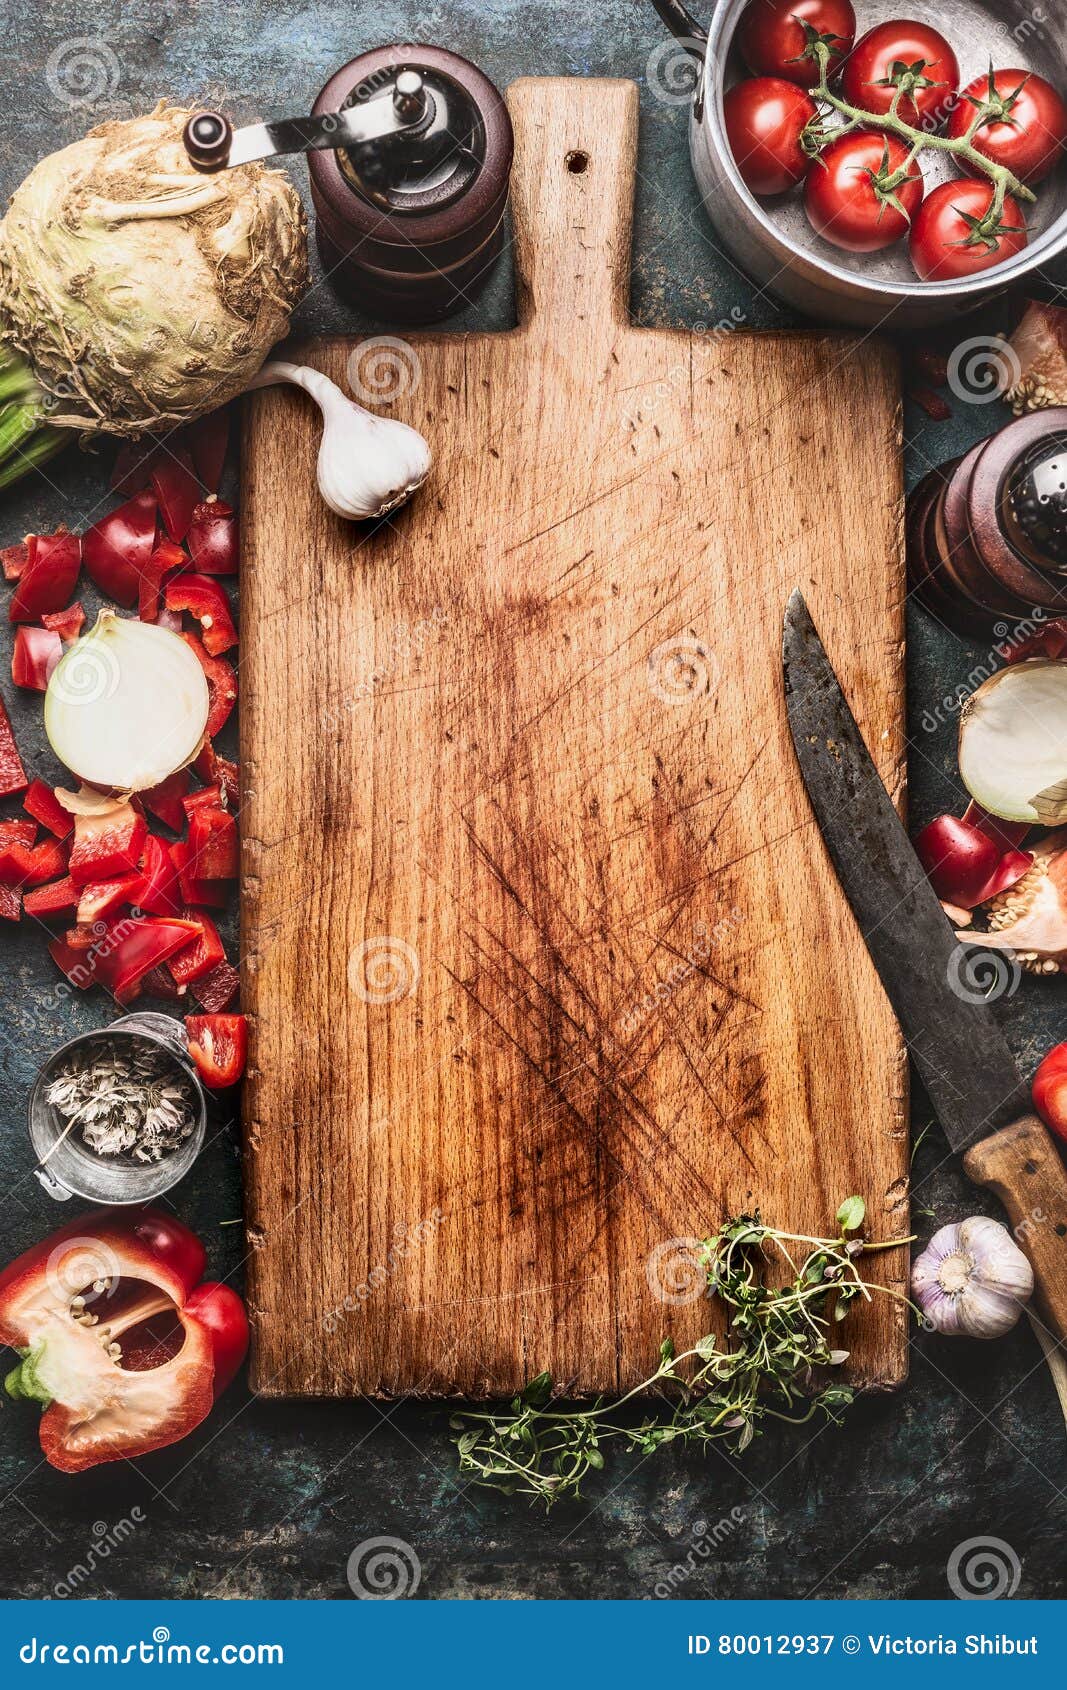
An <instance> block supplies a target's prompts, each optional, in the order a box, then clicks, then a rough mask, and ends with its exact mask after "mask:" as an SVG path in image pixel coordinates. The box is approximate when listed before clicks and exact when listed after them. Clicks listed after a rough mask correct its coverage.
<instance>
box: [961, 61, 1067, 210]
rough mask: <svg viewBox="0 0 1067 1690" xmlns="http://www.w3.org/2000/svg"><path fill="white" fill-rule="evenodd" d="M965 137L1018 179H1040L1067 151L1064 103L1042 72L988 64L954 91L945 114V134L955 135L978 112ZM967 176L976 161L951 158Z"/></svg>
mask: <svg viewBox="0 0 1067 1690" xmlns="http://www.w3.org/2000/svg"><path fill="white" fill-rule="evenodd" d="M980 112H981V113H984V114H986V115H984V116H983V117H982V121H981V123H980V124H979V126H978V128H977V129H976V130H975V132H974V135H973V136H972V138H971V144H972V146H973V147H974V149H975V152H979V153H981V154H982V155H983V157H984V158H988V159H989V160H991V162H992V163H993V164H1003V165H1005V166H1006V167H1007V168H1008V169H1009V170H1010V171H1011V172H1012V174H1013V175H1014V176H1017V177H1018V178H1019V181H1020V182H1041V181H1043V180H1044V178H1045V177H1046V176H1047V175H1048V174H1049V172H1050V171H1051V170H1053V169H1055V167H1056V165H1057V164H1058V163H1059V162H1060V160H1061V159H1062V158H1064V157H1065V156H1067V105H1065V104H1064V102H1063V100H1062V98H1061V97H1060V95H1059V94H1058V93H1057V92H1056V90H1055V88H1053V86H1052V84H1051V82H1046V81H1045V79H1044V77H1043V76H1035V75H1034V74H1033V73H1032V72H1031V71H1026V70H992V69H991V70H989V71H988V72H987V74H986V75H985V76H976V77H975V79H974V81H973V82H969V83H968V84H967V86H966V88H964V89H963V91H962V92H961V94H960V97H959V100H958V102H957V104H956V105H955V106H954V107H953V109H952V111H951V113H950V115H949V120H948V131H947V132H948V134H949V135H950V136H951V137H952V139H953V140H959V139H961V138H962V137H963V136H964V135H966V134H967V132H968V130H969V129H970V127H971V125H972V123H973V122H974V120H975V118H976V117H977V116H978V114H979V113H980ZM956 163H957V164H958V165H959V167H960V169H961V170H965V171H966V172H967V174H968V175H969V176H977V175H979V168H978V166H977V165H973V164H971V163H970V162H969V161H968V160H967V159H964V158H960V159H957V160H956Z"/></svg>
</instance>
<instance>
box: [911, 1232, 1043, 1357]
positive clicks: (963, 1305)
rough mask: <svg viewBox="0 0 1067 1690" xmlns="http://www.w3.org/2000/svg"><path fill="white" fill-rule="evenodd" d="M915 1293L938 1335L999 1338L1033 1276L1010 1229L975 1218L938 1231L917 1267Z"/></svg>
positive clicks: (1030, 1286)
mask: <svg viewBox="0 0 1067 1690" xmlns="http://www.w3.org/2000/svg"><path fill="white" fill-rule="evenodd" d="M911 1289H912V1293H913V1295H914V1297H915V1301H916V1302H917V1303H918V1305H919V1307H920V1309H921V1310H922V1312H923V1315H924V1317H925V1319H926V1321H927V1322H928V1324H929V1325H930V1326H932V1327H933V1328H934V1330H935V1331H936V1332H941V1333H944V1334H945V1335H946V1336H949V1337H965V1338H1000V1337H1002V1336H1003V1334H1004V1333H1005V1332H1010V1331H1011V1329H1012V1327H1013V1326H1014V1325H1015V1323H1016V1321H1017V1320H1018V1319H1019V1316H1020V1315H1021V1314H1022V1311H1023V1309H1024V1307H1025V1305H1026V1304H1027V1303H1028V1302H1029V1301H1030V1297H1031V1295H1032V1293H1033V1289H1034V1271H1033V1269H1032V1267H1031V1266H1030V1263H1029V1262H1028V1261H1027V1259H1026V1257H1025V1256H1024V1255H1023V1253H1022V1251H1021V1250H1020V1249H1019V1246H1018V1245H1017V1244H1016V1242H1015V1240H1014V1238H1013V1237H1012V1236H1011V1233H1010V1232H1009V1231H1008V1229H1007V1227H1006V1226H1002V1225H1001V1223H1000V1222H999V1221H993V1220H990V1219H989V1218H988V1217H987V1216H986V1215H972V1217H971V1218H970V1220H966V1221H956V1222H953V1224H952V1225H951V1226H943V1227H941V1229H940V1231H938V1232H935V1233H934V1236H933V1237H932V1238H931V1240H930V1242H929V1244H928V1245H927V1246H926V1249H925V1250H924V1252H923V1254H922V1255H921V1256H920V1257H919V1259H918V1261H917V1262H916V1263H915V1265H914V1267H913V1268H912V1273H911Z"/></svg>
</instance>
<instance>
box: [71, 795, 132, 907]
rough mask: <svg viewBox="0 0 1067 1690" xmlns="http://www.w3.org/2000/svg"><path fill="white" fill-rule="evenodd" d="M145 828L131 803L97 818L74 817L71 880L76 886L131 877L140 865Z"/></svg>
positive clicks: (117, 807) (121, 805) (119, 806)
mask: <svg viewBox="0 0 1067 1690" xmlns="http://www.w3.org/2000/svg"><path fill="white" fill-rule="evenodd" d="M147 836H148V828H147V826H146V824H145V819H144V817H143V816H139V815H138V814H137V811H136V810H135V809H134V807H133V805H132V804H128V803H127V804H120V805H118V806H116V808H115V809H114V810H108V811H106V812H105V813H104V814H103V815H99V816H76V817H75V819H74V849H73V850H72V851H71V854H70V874H71V878H72V879H73V880H75V881H77V883H78V885H79V886H83V885H85V884H86V883H87V882H88V881H90V880H115V879H116V878H117V877H118V876H119V875H122V874H134V873H135V872H136V870H137V869H138V868H139V867H140V865H141V853H142V851H143V850H144V843H145V839H146V838H147Z"/></svg>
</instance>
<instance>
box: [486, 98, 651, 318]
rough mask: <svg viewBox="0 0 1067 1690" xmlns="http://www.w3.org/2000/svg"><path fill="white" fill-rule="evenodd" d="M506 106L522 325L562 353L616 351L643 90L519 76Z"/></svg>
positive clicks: (625, 300) (625, 304)
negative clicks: (582, 345)
mask: <svg viewBox="0 0 1067 1690" xmlns="http://www.w3.org/2000/svg"><path fill="white" fill-rule="evenodd" d="M507 103H508V110H509V111H510V113H511V121H512V123H513V124H514V127H515V167H514V170H513V172H512V179H511V184H512V190H511V191H512V206H513V212H514V218H515V289H516V294H517V296H518V306H519V322H520V324H521V325H522V327H523V328H524V329H525V330H526V332H527V333H528V334H535V335H539V336H543V337H544V338H546V339H557V340H558V341H559V343H560V347H561V350H565V349H566V347H567V344H568V342H570V343H571V344H572V345H573V343H574V339H575V336H576V335H581V336H582V337H583V338H585V339H588V338H590V337H593V338H596V339H600V340H603V341H605V342H607V343H610V341H611V340H612V339H613V337H614V335H615V332H616V330H617V329H618V327H619V325H620V324H621V323H625V322H627V321H628V320H629V294H630V229H631V225H632V222H633V189H634V175H635V171H636V168H637V107H638V95H637V84H636V83H635V82H624V81H607V80H597V79H596V78H586V77H581V78H579V77H573V76H566V77H563V76H559V77H522V78H520V79H519V81H518V82H513V83H512V84H511V87H510V88H509V89H508V93H507Z"/></svg>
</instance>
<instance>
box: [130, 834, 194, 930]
mask: <svg viewBox="0 0 1067 1690" xmlns="http://www.w3.org/2000/svg"><path fill="white" fill-rule="evenodd" d="M133 902H134V903H135V904H136V905H137V906H138V907H139V908H140V909H142V910H147V911H148V913H149V915H179V914H180V913H181V907H182V900H181V891H180V888H179V886H178V871H177V869H176V868H175V867H174V864H173V863H172V862H171V857H170V852H169V851H168V849H167V847H166V845H165V844H164V843H163V840H162V839H157V838H156V836H155V834H154V833H150V834H149V835H148V838H147V839H146V840H145V846H144V857H143V858H142V860H141V874H140V883H139V885H138V889H137V896H136V897H135V898H134V899H133Z"/></svg>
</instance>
